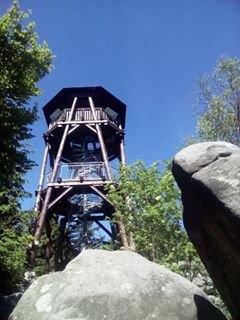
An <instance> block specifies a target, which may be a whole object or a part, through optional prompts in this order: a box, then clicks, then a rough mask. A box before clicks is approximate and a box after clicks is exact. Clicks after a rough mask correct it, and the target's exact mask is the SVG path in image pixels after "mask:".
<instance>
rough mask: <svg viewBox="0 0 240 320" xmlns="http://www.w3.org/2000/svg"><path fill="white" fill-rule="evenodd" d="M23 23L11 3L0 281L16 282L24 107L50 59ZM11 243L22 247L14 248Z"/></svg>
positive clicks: (4, 35)
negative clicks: (14, 280)
mask: <svg viewBox="0 0 240 320" xmlns="http://www.w3.org/2000/svg"><path fill="white" fill-rule="evenodd" d="M28 18H29V13H25V12H22V11H21V10H20V6H19V2H18V1H16V0H15V1H14V2H13V4H12V6H11V7H10V8H9V10H8V11H7V12H6V13H5V14H4V15H3V16H1V17H0V48H1V50H0V123H1V126H0V136H1V140H0V222H1V223H0V253H1V254H4V252H5V253H7V254H8V257H10V256H11V254H12V257H13V259H11V262H9V259H1V260H0V278H1V279H6V277H7V278H10V277H13V276H14V277H15V278H14V279H16V274H13V273H14V272H15V271H17V270H21V271H22V268H20V267H19V266H18V267H17V268H15V266H13V265H11V264H13V263H14V254H15V256H17V255H18V257H20V256H22V253H20V251H21V250H23V249H22V248H23V243H24V241H25V240H24V241H23V239H22V238H21V235H22V232H23V230H20V229H19V228H18V227H17V226H19V223H21V221H22V217H21V215H20V204H19V202H20V199H21V197H23V196H25V195H26V193H25V191H24V188H23V183H24V175H25V174H26V172H27V171H28V170H30V169H31V168H32V166H33V165H34V163H33V161H32V160H31V159H30V153H31V150H29V146H28V145H27V141H28V140H29V139H30V138H32V133H31V131H32V128H31V126H32V124H33V123H34V121H36V120H37V108H36V106H30V102H31V97H32V96H37V95H39V94H40V93H41V90H40V89H39V88H38V87H37V83H38V81H39V80H40V79H42V78H43V77H44V76H45V75H46V74H48V73H49V72H50V71H51V69H52V59H53V54H52V52H51V50H50V49H49V48H48V46H47V44H46V43H45V42H44V43H43V44H42V45H41V44H39V43H38V36H37V34H36V32H35V24H34V22H27V20H28ZM16 239H17V240H18V241H16ZM14 241H15V242H16V243H18V242H19V241H20V242H21V241H22V242H21V243H19V244H18V245H17V244H16V243H15V244H14ZM19 250H20V251H19ZM21 252H22V251H21ZM17 260H18V259H17ZM20 260H21V261H22V262H21V263H22V264H21V265H23V263H24V262H23V261H24V260H22V259H20ZM16 264H17V263H16ZM11 270H12V271H11ZM17 274H18V272H17ZM3 276H4V277H3ZM18 280H19V277H18ZM2 287H3V288H4V290H5V291H9V290H11V288H12V287H11V284H9V287H8V285H7V280H6V283H5V284H2ZM0 291H1V288H0Z"/></svg>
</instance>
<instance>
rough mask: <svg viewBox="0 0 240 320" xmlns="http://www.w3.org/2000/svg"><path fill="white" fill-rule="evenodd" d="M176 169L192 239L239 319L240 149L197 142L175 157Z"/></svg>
mask: <svg viewBox="0 0 240 320" xmlns="http://www.w3.org/2000/svg"><path fill="white" fill-rule="evenodd" d="M172 171H173V175H174V177H175V179H176V181H177V183H178V185H179V187H180V189H181V191H182V201H183V206H184V212H183V219H184V225H185V228H186V230H187V232H188V235H189V237H190V239H191V241H192V242H193V244H194V245H195V247H196V249H197V251H198V253H199V255H200V257H201V259H202V261H203V263H204V265H205V266H206V268H207V270H208V272H209V274H210V276H211V278H212V279H213V281H214V283H215V285H216V287H217V288H218V290H219V291H220V293H221V295H222V298H223V300H224V301H225V303H226V305H227V306H228V308H229V311H230V312H231V315H232V317H233V319H240V294H239V288H240V149H239V148H238V147H236V146H234V145H232V144H230V143H226V142H205V143H198V144H194V145H191V146H189V147H187V148H185V149H183V150H182V151H180V152H179V153H178V154H177V155H176V156H175V158H174V160H173V167H172Z"/></svg>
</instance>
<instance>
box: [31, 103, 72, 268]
mask: <svg viewBox="0 0 240 320" xmlns="http://www.w3.org/2000/svg"><path fill="white" fill-rule="evenodd" d="M76 103H77V98H76V97H75V98H74V100H73V104H72V107H71V111H70V114H69V121H70V120H71V119H72V117H73V114H74V111H75V107H76ZM69 128H70V125H69V124H67V125H66V126H65V129H64V132H63V136H62V139H61V142H60V145H59V149H58V153H57V156H56V160H55V163H54V167H53V172H52V176H51V179H50V182H54V181H55V179H56V177H57V172H58V168H59V163H60V160H61V157H62V152H63V148H64V145H65V141H66V138H67V135H68V131H69ZM52 190H53V187H48V188H47V192H46V196H45V199H44V203H43V208H42V211H41V213H40V215H39V219H38V222H37V227H36V230H35V234H34V237H35V240H34V244H33V246H32V258H31V262H32V263H33V264H34V261H35V258H36V250H37V247H38V245H39V240H40V237H41V234H42V229H43V226H44V223H45V220H46V215H47V209H48V204H49V202H50V199H51V195H52Z"/></svg>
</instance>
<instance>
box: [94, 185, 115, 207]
mask: <svg viewBox="0 0 240 320" xmlns="http://www.w3.org/2000/svg"><path fill="white" fill-rule="evenodd" d="M90 188H91V189H92V190H93V191H94V192H95V193H96V194H98V195H99V196H100V197H101V198H102V199H103V200H105V201H107V202H108V203H109V204H110V205H111V206H113V204H112V203H111V201H110V200H109V199H108V197H107V196H106V195H105V194H104V193H103V192H101V191H100V190H99V189H98V188H97V187H95V186H90Z"/></svg>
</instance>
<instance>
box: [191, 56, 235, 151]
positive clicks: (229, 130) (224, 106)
mask: <svg viewBox="0 0 240 320" xmlns="http://www.w3.org/2000/svg"><path fill="white" fill-rule="evenodd" d="M198 105H200V106H201V111H200V114H199V116H198V119H197V133H198V136H199V138H200V140H201V141H209V140H223V141H228V142H231V143H233V144H236V145H238V146H240V60H239V59H238V58H221V59H220V60H219V61H218V63H217V65H216V67H215V69H214V70H213V72H212V73H210V74H209V75H205V76H203V77H201V78H200V80H199V95H198Z"/></svg>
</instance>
